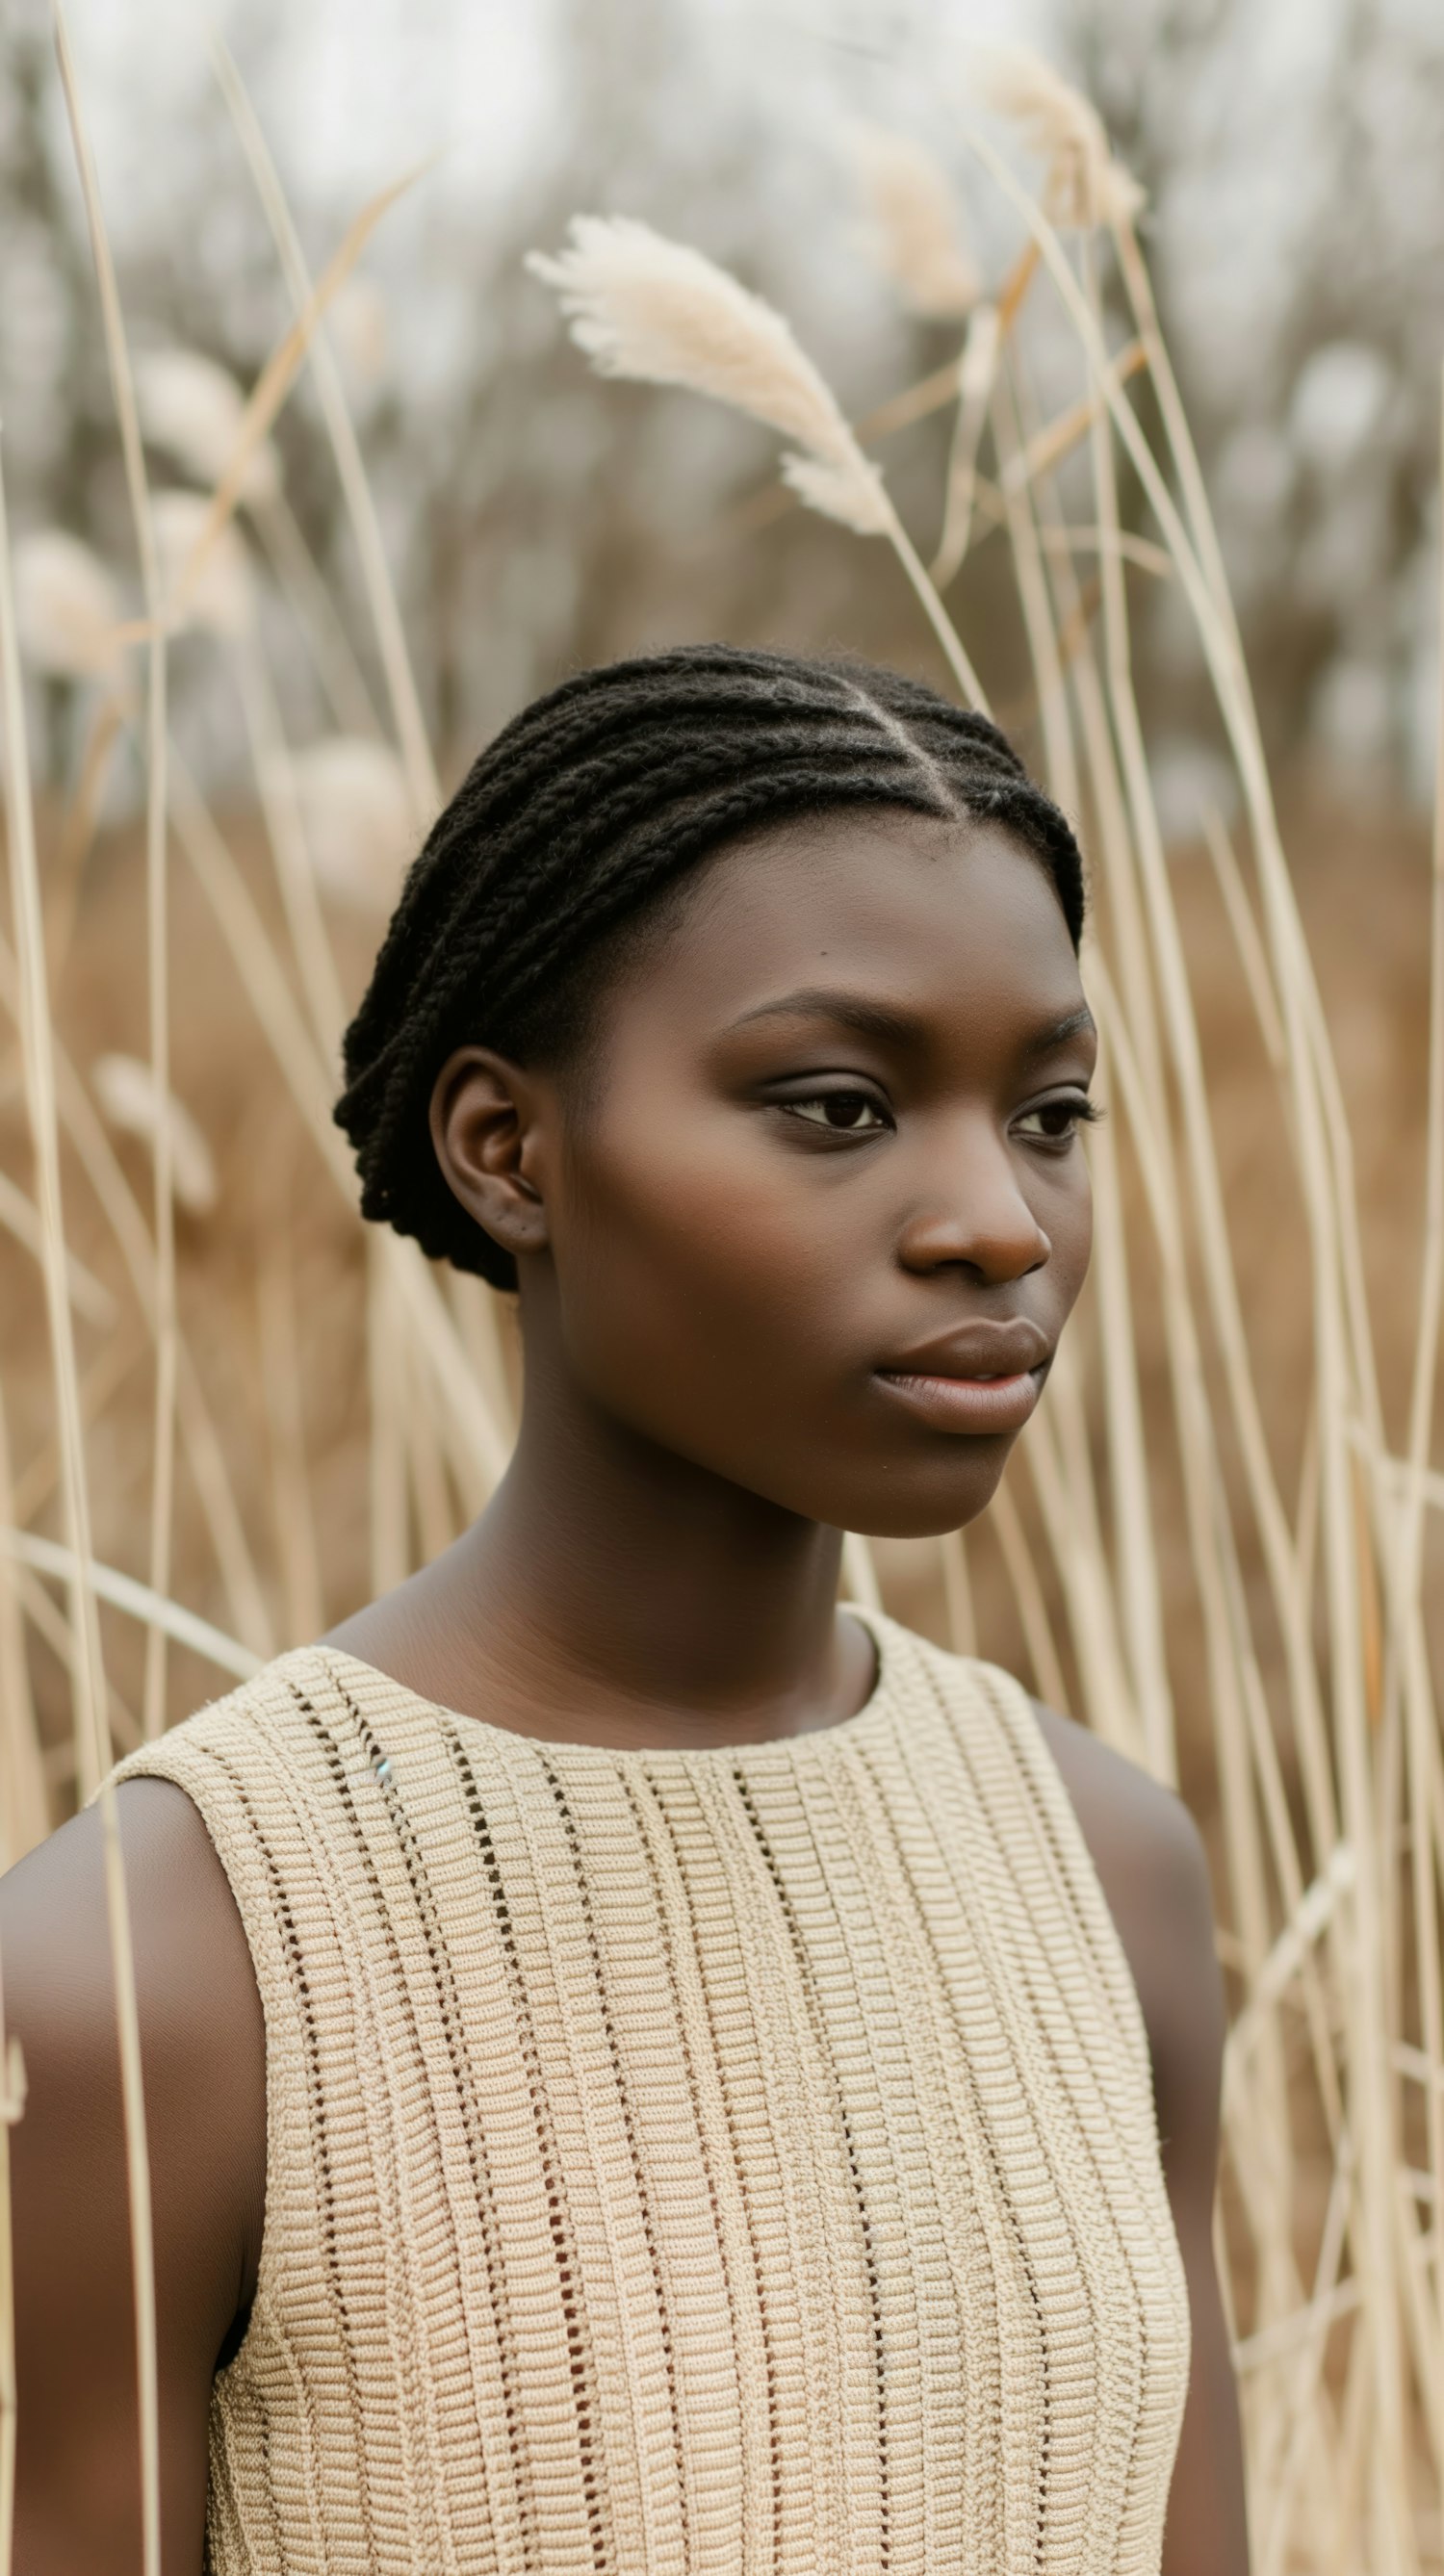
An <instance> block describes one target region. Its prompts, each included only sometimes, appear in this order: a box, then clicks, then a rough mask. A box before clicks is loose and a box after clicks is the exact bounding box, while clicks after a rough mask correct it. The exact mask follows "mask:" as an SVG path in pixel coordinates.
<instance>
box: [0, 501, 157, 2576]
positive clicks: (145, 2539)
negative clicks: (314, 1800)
mask: <svg viewBox="0 0 1444 2576" xmlns="http://www.w3.org/2000/svg"><path fill="white" fill-rule="evenodd" d="M0 697H3V705H4V719H5V722H4V738H5V821H6V835H7V845H8V854H9V872H10V897H11V904H12V908H13V911H14V915H15V948H16V956H17V959H18V962H19V968H20V993H19V1000H20V1023H21V1028H20V1034H21V1049H22V1056H23V1061H24V1072H25V1096H26V1106H27V1109H28V1112H29V1118H30V1131H31V1139H32V1144H33V1148H34V1153H35V1162H36V1171H37V1181H38V1187H37V1191H36V1197H37V1201H38V1204H39V1208H40V1213H41V1223H42V1226H43V1229H44V1238H43V1239H44V1276H45V1305H46V1318H47V1323H48V1326H49V1335H50V1348H51V1354H52V1359H53V1364H54V1381H55V1393H56V1401H57V1406H58V1410H59V1416H60V1432H61V1447H62V1456H63V1461H64V1464H63V1471H62V1480H61V1481H62V1490H63V1495H64V1506H65V1526H66V1532H67V1537H68V1541H69V1552H70V1555H71V1558H72V1560H73V1573H72V1575H71V1578H70V1584H69V1590H70V1602H71V1635H72V1643H73V1651H74V1663H73V1667H72V1669H73V1674H74V1686H75V1716H76V1759H77V1768H78V1770H79V1775H80V1778H81V1781H82V1783H83V1784H86V1785H87V1786H88V1787H89V1788H92V1789H93V1788H96V1787H98V1788H99V1791H100V1807H101V1827H102V1838H103V1845H104V1855H105V1900H106V1922H107V1927H108V1930H109V1934H110V1951H111V1964H112V1970H113V1974H114V1987H115V2011H116V2024H117V2029H118V2033H119V2041H120V2072H121V2099H122V2105H123V2110H124V2118H125V2165H126V2188H127V2196H128V2200H129V2208H130V2233H131V2264H132V2273H133V2278H134V2294H135V2348H136V2399H137V2409H138V2414H139V2422H140V2488H141V2533H142V2565H143V2571H144V2576H160V2419H159V2398H158V2382H157V2372H156V2314H155V2259H154V2240H153V2232H152V2225H151V2203H150V2164H149V2158H148V2155H147V2151H146V2133H145V2091H144V2084H143V2080H142V2075H141V2062H140V2018H139V2012H138V2009H137V2004H136V1993H135V1968H134V1961H133V1958H132V1953H131V1941H130V1911H129V1906H128V1903H127V1899H126V1889H125V1862H124V1857H123V1854H122V1851H121V1842H120V1819H119V1814H118V1812H117V1808H116V1801H115V1794H114V1791H113V1790H112V1789H111V1787H110V1785H109V1780H108V1774H109V1771H110V1767H111V1765H110V1742H109V1727H108V1724H107V1719H106V1703H105V1687H104V1667H103V1663H102V1658H101V1645H100V1621H99V1616H98V1613H97V1609H96V1601H95V1594H94V1591H93V1588H92V1587H91V1584H90V1582H89V1579H88V1578H89V1568H90V1564H91V1559H92V1548H91V1542H90V1502H89V1494H88V1490H87V1484H86V1470H85V1450H84V1437H83V1432H82V1427H81V1417H80V1389H79V1379H78V1374H77V1370H76V1364H75V1344H74V1339H73V1335H72V1330H71V1316H70V1300H69V1297H68V1295H67V1292H66V1270H65V1221H64V1215H63V1210H62V1202H61V1187H60V1150H59V1135H58V1128H57V1121H56V1110H55V1076H54V1066H53V1061H52V1055H51V1045H50V1013H49V995H48V992H47V987H46V972H45V944H44V933H43V928H42V918H41V903H40V869H39V862H38V856H37V851H36V843H35V814H34V806H33V803H32V798H31V790H30V768H29V752H28V744H27V740H26V733H25V709H24V699H23V694H22V684H21V669H20V650H19V639H18V636H17V634H16V628H15V603H14V592H13V587H12V581H11V571H10V535H9V519H8V514H7V510H6V504H5V485H4V472H3V465H0Z"/></svg>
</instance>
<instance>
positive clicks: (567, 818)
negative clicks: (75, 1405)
mask: <svg viewBox="0 0 1444 2576" xmlns="http://www.w3.org/2000/svg"><path fill="white" fill-rule="evenodd" d="M833 805H836V806H849V805H851V806H865V805H871V806H891V807H898V806H904V807H907V808H909V809H910V810H912V811H913V812H915V813H920V814H934V815H963V814H967V815H974V816H977V817H979V818H986V819H987V820H989V821H996V822H999V823H1002V824H1004V825H1006V826H1007V827H1008V829H1009V830H1011V831H1012V832H1013V833H1015V834H1016V836H1017V837H1018V839H1019V840H1020V841H1021V842H1022V843H1023V845H1024V847H1025V849H1026V850H1028V851H1029V852H1030V853H1031V854H1032V855H1033V856H1034V857H1035V858H1036V859H1038V860H1040V861H1041V862H1042V865H1043V866H1044V868H1045V869H1046V870H1047V873H1048V875H1049V877H1050V878H1051V880H1052V883H1053V886H1054V889H1055V891H1056V893H1057V896H1058V900H1059V902H1060V904H1061V905H1062V908H1063V913H1064V917H1065V919H1066V921H1067V924H1068V929H1069V933H1070V935H1071V937H1072V940H1073V944H1074V946H1075V948H1076V946H1077V945H1078V941H1079V938H1080V936H1081V932H1082V926H1083V905H1084V890H1083V864H1082V860H1081V857H1080V855H1079V851H1078V845H1077V842H1076V841H1075V839H1074V837H1073V833H1072V831H1071V830H1070V828H1069V826H1068V823H1067V822H1066V820H1065V819H1064V817H1063V815H1062V814H1061V813H1060V812H1059V810H1058V808H1057V807H1056V806H1055V805H1054V804H1053V803H1052V801H1051V800H1050V798H1048V797H1047V796H1045V795H1044V794H1043V793H1042V791H1041V790H1040V789H1039V788H1037V787H1035V786H1034V785H1033V784H1032V782H1031V780H1030V779H1029V778H1028V777H1027V775H1026V774H1025V772H1024V769H1023V766H1022V763H1021V762H1020V760H1019V759H1018V757H1017V754H1016V753H1015V752H1014V751H1013V749H1012V747H1011V745H1010V744H1009V743H1008V742H1007V741H1006V739H1005V738H1004V736H1003V735H1002V734H1001V733H1000V732H999V731H998V729H997V727H996V725H993V724H990V723H989V722H988V721H987V719H986V717H983V716H979V715H974V714H971V713H969V712H968V711H967V710H966V709H964V708H962V707H957V706H953V705H951V704H950V703H949V702H948V700H947V699H945V698H941V697H939V696H938V695H937V693H936V691H934V690H932V689H930V688H926V687H924V686H923V685H922V683H921V682H919V681H916V680H909V679H905V678H903V677H902V675H901V674H900V673H898V672H896V671H889V670H882V669H878V668H876V667H874V666H872V665H870V664H867V663H860V662H853V661H818V660H810V659H804V658H803V657H802V656H800V655H797V654H792V653H773V652H763V651H753V650H745V651H744V650H739V649H737V648H735V647H733V646H731V645H725V644H701V645H689V646H686V647H684V648H682V649H680V650H677V651H672V652H663V653H656V654H652V655H649V656H647V657H646V658H643V659H639V660H635V661H626V662H613V663H609V664H607V665H605V666H604V667H603V668H602V669H600V670H593V671H582V672H579V673H578V674H577V676H576V677H575V678H574V679H570V680H567V681H564V682H563V684H562V686H561V687H560V688H557V689H553V690H552V691H551V692H550V694H549V695H547V696H546V697H543V698H538V699H537V700H536V701H535V703H534V704H533V705H531V706H529V707H526V708H524V709H523V710H522V712H521V714H520V715H518V716H515V717H513V719H512V721H511V723H510V724H508V725H506V726H505V727H504V728H503V730H502V732H501V733H499V734H498V735H497V737H496V740H495V741H494V742H493V743H491V744H490V745H489V747H488V748H487V750H485V751H484V752H483V753H482V755H481V757H480V759H479V760H478V761H477V762H476V763H475V764H474V766H473V767H472V769H471V770H470V771H469V773H468V775H467V777H466V778H465V780H464V781H463V783H462V785H461V786H460V788H459V789H458V790H457V793H456V794H455V796H454V797H453V798H452V800H451V802H450V804H449V805H448V806H447V807H446V808H445V810H444V811H443V812H442V813H441V814H440V815H439V816H438V818H437V820H436V822H435V823H434V825H433V826H432V829H431V831H430V833H429V835H428V837H427V840H426V843H425V845H424V847H423V849H422V850H421V852H420V855H419V856H418V857H417V858H416V859H415V860H414V861H413V863H412V866H411V868H410V870H409V872H408V874H407V878H406V882H405V885H404V886H403V888H402V892H401V897H400V900H399V902H398V904H397V906H396V910H395V913H394V914H393V916H392V920H391V923H390V927H389V928H388V930H387V933H386V937H385V940H384V942H383V944H382V947H381V952H380V955H379V956H378V958H377V960H376V966H375V970H374V972H373V974H372V978H371V983H370V988H369V990H368V991H367V993H366V996H365V999H364V1000H363V1002H362V1004H361V1007H360V1009H359V1010H358V1011H357V1013H356V1016H355V1018H354V1020H353V1021H352V1022H351V1025H350V1027H349V1029H348V1030H347V1032H346V1039H345V1050H344V1055H345V1071H346V1089H345V1091H344V1093H343V1095H342V1097H341V1099H340V1101H339V1102H338V1104H337V1107H336V1113H335V1114H336V1119H337V1123H338V1125H340V1126H341V1127H343V1128H344V1129H345V1131H346V1134H347V1135H348V1136H349V1138H350V1140H351V1143H352V1146H353V1148H354V1150H355V1154H356V1161H357V1166H358V1169H359V1171H360V1175H361V1181H362V1198H361V1207H362V1213H363V1215H365V1216H367V1217H371V1218H376V1219H385V1220H386V1221H387V1222H388V1223H390V1224H391V1225H393V1226H395V1227H396V1228H397V1230H398V1232H400V1233H402V1234H413V1235H415V1236H416V1238H417V1240H418V1241H419V1243H420V1244H421V1247H422V1250H423V1251H424V1252H426V1253H429V1254H430V1255H431V1256H432V1257H433V1258H436V1259H440V1258H445V1259H446V1260H449V1261H451V1262H452V1263H454V1264H455V1265H456V1267H457V1268H459V1269H462V1270H475V1271H479V1272H480V1273H481V1275H482V1277H483V1278H485V1279H489V1280H490V1281H491V1282H492V1284H493V1286H495V1287H503V1288H505V1287H513V1286H514V1285H515V1265H514V1263H513V1261H512V1258H511V1255H510V1254H509V1253H506V1252H504V1251H503V1250H502V1248H501V1246H500V1245H499V1244H497V1243H494V1242H493V1241H492V1239H491V1237H490V1236H489V1235H487V1234H486V1233H484V1232H483V1230H482V1229H481V1227H480V1226H478V1225H477V1224H476V1223H475V1222H474V1220H473V1219H472V1218H471V1217H469V1216H468V1215H467V1213H466V1211H465V1210H464V1208H462V1207H461V1205H460V1204H459V1202H458V1201H457V1199H456V1198H455V1197H454V1196H453V1195H452V1192H451V1191H450V1189H449V1188H448V1187H447V1184H446V1181H445V1179H444V1177H443V1175H442V1171H441V1167H440V1165H439V1163H438V1162H437V1159H436V1155H435V1153H434V1151H433V1148H432V1143H431V1135H430V1128H429V1109H430V1099H431V1092H432V1087H433V1085H434V1083H435V1080H436V1076H437V1075H438V1073H439V1072H440V1070H441V1068H442V1065H443V1064H444V1063H445V1061H446V1059H447V1057H448V1055H450V1054H451V1053H452V1051H453V1050H454V1049H455V1048H456V1047H458V1046H463V1045H465V1044H467V1043H468V1042H475V1043H478V1044H485V1045H487V1046H493V1047H496V1048H497V1049H498V1050H499V1051H500V1052H501V1053H503V1054H506V1055H509V1056H511V1057H512V1059H513V1061H515V1062H519V1063H525V1062H528V1061H543V1062H546V1061H550V1062H559V1061H562V1060H564V1059H565V1058H566V1056H567V1055H568V1053H569V1052H570V1051H572V1050H574V1048H575V1047H576V1045H577V1042H578V1037H579V1034H580V1032H581V1030H582V1028H583V1025H584V1023H585V1021H586V1018H587V1014H588V1011H589V1009H590V1005H591V1002H592V1000H593V999H594V997H595V994H596V992H597V990H598V989H599V988H600V987H601V986H603V985H604V984H605V983H606V981H607V980H608V969H609V968H614V967H615V964H616V952H617V949H618V947H619V945H620V944H622V943H623V942H624V941H625V938H626V936H627V934H628V932H632V933H635V932H636V930H637V928H638V925H639V923H640V922H641V921H642V920H643V918H644V917H645V918H647V919H651V918H653V917H655V915H656V913H657V911H658V909H659V906H660V902H661V899H662V898H663V897H664V896H665V895H666V894H667V893H668V892H669V891H670V890H672V889H675V888H676V887H677V886H678V883H679V880H680V879H682V877H683V876H684V875H685V874H686V873H687V872H688V871H689V870H691V869H693V868H695V867H696V865H697V864H698V862H699V861H700V860H701V859H703V858H704V857H706V856H707V855H709V854H710V853H711V852H712V851H714V850H715V849H717V848H718V846H719V845H720V844H721V843H722V842H724V841H727V840H729V839H732V838H733V837H735V836H736V835H737V834H739V833H740V832H742V831H743V830H745V829H747V828H749V827H751V826H754V825H757V824H760V823H766V822H770V821H772V820H773V819H774V818H777V817H781V816H784V815H796V814H799V813H809V812H815V811H817V810H819V809H821V808H825V807H827V806H833Z"/></svg>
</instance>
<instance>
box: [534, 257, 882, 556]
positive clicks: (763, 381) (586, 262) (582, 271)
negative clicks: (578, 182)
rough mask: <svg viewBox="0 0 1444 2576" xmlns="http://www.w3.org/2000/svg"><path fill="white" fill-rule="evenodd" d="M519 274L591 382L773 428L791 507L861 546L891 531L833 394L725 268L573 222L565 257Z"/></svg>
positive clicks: (777, 319)
mask: <svg viewBox="0 0 1444 2576" xmlns="http://www.w3.org/2000/svg"><path fill="white" fill-rule="evenodd" d="M527 266H528V267H529V268H530V269H531V271H532V273H533V275H534V276H536V277H540V278H541V279H543V280H544V281H545V283H546V284H547V285H548V286H550V287H553V288H554V289H555V290H556V293H557V296H558V298H559V300H560V303H561V308H562V311H563V312H564V313H565V315H566V316H567V319H568V321H569V322H570V324H571V332H572V338H573V339H574V340H575V341H576V343H577V346H578V348H580V349H584V350H585V351H586V354H587V356H588V357H589V358H590V359H591V361H592V363H593V365H594V366H595V367H596V368H597V369H598V371H599V373H601V374H602V375H604V376H629V377H633V378H636V379H639V380H640V381H642V382H643V383H647V384H655V385H683V386H686V387H687V389H688V390H689V391H690V392H692V393H698V394H709V395H710V396H711V397H712V399H713V400H714V401H716V402H723V403H727V404H729V405H730V406H731V408H732V409H733V410H734V411H740V412H745V413H746V414H747V415H748V416H749V417H750V418H751V419H753V420H758V421H762V422H764V423H765V424H766V426H767V427H768V428H769V429H776V430H780V431H781V433H782V435H783V437H784V438H790V439H793V440H795V441H796V448H795V449H794V450H791V451H789V452H788V453H787V454H786V455H784V457H783V459H782V473H783V477H784V479H785V481H786V482H788V483H789V484H790V485H791V486H792V489H793V490H794V491H795V492H796V493H797V495H798V497H799V499H801V500H803V501H805V502H806V503H807V504H808V506H809V508H811V509H814V510H820V511H821V512H822V513H823V515H824V516H825V517H827V518H830V519H840V520H841V521H842V523H843V525H844V526H846V527H849V528H853V529H855V530H856V531H857V533H858V534H859V535H860V536H878V537H880V536H886V535H889V534H890V533H891V530H892V524H893V523H892V513H891V510H890V507H889V504H888V501H887V497H886V495H885V493H884V491H883V487H882V478H881V476H880V475H879V473H878V471H877V468H876V467H875V466H873V465H870V464H869V462H868V460H867V458H866V457H865V456H864V455H863V452H862V450H861V448H860V447H859V446H858V443H857V440H856V439H855V438H854V436H853V434H852V431H851V430H850V429H849V427H848V425H847V422H846V420H845V419H844V418H843V415H842V412H841V410H840V408H839V406H838V403H837V401H836V398H835V396H834V395H833V394H832V392H831V391H830V390H829V388H828V386H827V385H826V384H825V383H824V381H823V379H822V377H821V376H820V375H819V373H818V371H817V369H816V367H815V366H814V365H813V363H812V361H811V359H810V358H809V357H807V356H806V355H805V354H804V352H803V351H802V350H801V349H800V348H799V347H798V344H797V342H796V340H795V339H794V338H793V336H792V332H791V330H790V329H789V327H788V325H787V323H786V322H785V321H784V320H783V318H782V316H781V314H780V313H777V312H775V311H774V310H773V308H772V306H771V305H770V304H765V303H764V302H763V301H762V298H761V297H760V296H758V295H752V294H749V293H748V291H747V289H746V287H744V286H739V284H738V282H737V280H736V278H735V277H729V276H728V275H727V272H726V271H725V269H720V268H717V267H715V266H714V264H713V262H712V261H711V260H710V259H705V258H704V257H703V255H702V253H701V252H700V251H696V250H692V249H689V248H688V247H687V246H686V245H685V244H684V243H682V242H674V241H668V240H666V239H665V238H664V236H663V235H662V234H661V233H656V232H654V231H653V230H652V227H651V225H650V224H644V223H639V222H637V221H636V220H635V219H634V218H632V217H631V216H626V215H614V216H605V215H575V216H574V217H573V218H572V225H571V240H570V243H569V245H568V247H567V248H566V249H565V250H563V251H561V252H559V253H558V254H557V256H556V257H555V258H552V257H549V256H547V255H546V254H545V253H543V252H541V251H533V252H532V253H531V254H530V256H529V258H528V261H527ZM798 450H800V451H801V452H800V453H799V452H797V451H798Z"/></svg>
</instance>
